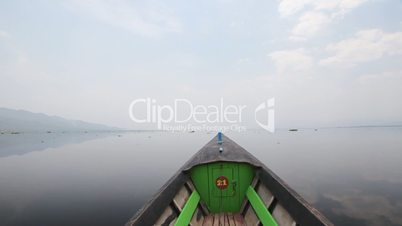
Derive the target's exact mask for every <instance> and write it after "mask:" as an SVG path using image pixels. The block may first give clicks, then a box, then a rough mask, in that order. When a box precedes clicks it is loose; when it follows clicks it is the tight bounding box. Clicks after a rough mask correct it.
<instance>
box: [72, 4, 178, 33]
mask: <svg viewBox="0 0 402 226" xmlns="http://www.w3.org/2000/svg"><path fill="white" fill-rule="evenodd" d="M152 3H154V2H151V3H149V2H142V1H139V2H137V1H126V0H122V1H109V0H69V1H67V2H66V6H67V8H69V9H71V10H73V11H77V12H81V13H84V14H86V15H89V16H92V17H94V18H96V19H97V20H99V21H101V22H103V23H106V24H109V25H112V26H115V27H119V28H123V29H125V30H127V31H129V32H132V33H134V34H139V35H144V36H158V35H161V34H163V33H168V32H180V31H181V24H180V22H179V20H178V18H176V16H175V15H174V14H173V13H172V12H171V10H170V9H168V8H167V7H165V6H164V5H161V4H152Z"/></svg>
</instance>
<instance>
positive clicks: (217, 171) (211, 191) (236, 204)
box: [190, 162, 254, 213]
mask: <svg viewBox="0 0 402 226" xmlns="http://www.w3.org/2000/svg"><path fill="white" fill-rule="evenodd" d="M190 175H191V180H192V182H193V184H194V186H195V188H196V190H197V191H198V193H199V195H200V198H201V200H202V201H203V202H204V203H205V206H206V207H207V208H208V210H209V212H211V213H222V212H230V213H237V212H239V211H240V208H241V206H242V204H243V201H244V198H245V197H246V192H247V189H248V187H249V186H250V185H251V183H252V181H253V178H254V167H253V166H251V165H250V164H247V163H237V162H214V163H209V164H203V165H198V166H195V167H194V168H192V169H191V171H190ZM219 178H226V181H224V182H223V183H224V184H223V185H224V186H226V187H221V188H219V187H218V185H217V183H218V184H219V183H220V181H218V180H219Z"/></svg>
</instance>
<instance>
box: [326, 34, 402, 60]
mask: <svg viewBox="0 0 402 226" xmlns="http://www.w3.org/2000/svg"><path fill="white" fill-rule="evenodd" d="M327 50H328V51H330V52H334V55H333V56H330V57H328V58H326V59H323V60H321V61H320V64H322V65H330V64H344V65H354V64H357V63H362V62H369V61H373V60H376V59H379V58H381V57H383V56H392V55H398V54H402V32H395V33H386V32H384V31H382V30H379V29H371V30H362V31H359V32H357V33H356V34H355V35H354V37H352V38H349V39H345V40H342V41H340V42H338V43H335V44H330V45H328V46H327Z"/></svg>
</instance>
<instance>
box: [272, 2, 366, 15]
mask: <svg viewBox="0 0 402 226" xmlns="http://www.w3.org/2000/svg"><path fill="white" fill-rule="evenodd" d="M367 1H368V0H280V2H279V7H278V11H279V13H280V14H281V16H283V17H287V16H291V15H294V14H296V13H299V12H301V11H302V10H304V9H305V8H307V7H310V9H309V10H315V11H321V10H325V11H329V12H330V13H335V14H338V13H342V12H343V13H344V12H347V11H349V10H352V9H354V8H357V7H359V6H361V5H362V4H363V3H365V2H367Z"/></svg>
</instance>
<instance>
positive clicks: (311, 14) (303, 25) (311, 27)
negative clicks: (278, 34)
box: [278, 0, 368, 40]
mask: <svg viewBox="0 0 402 226" xmlns="http://www.w3.org/2000/svg"><path fill="white" fill-rule="evenodd" d="M367 1H368V0H280V2H279V6H278V11H279V13H280V15H281V16H282V17H289V16H292V15H296V14H298V13H300V12H302V11H304V10H306V11H305V12H303V13H302V14H301V15H300V16H299V17H298V20H297V24H296V25H295V26H294V27H293V29H292V37H291V39H292V40H305V39H307V38H310V37H313V36H314V35H316V34H319V32H320V31H322V30H323V29H324V28H325V27H327V25H329V24H330V23H331V22H332V21H333V20H334V19H337V18H341V17H342V16H343V15H344V14H346V13H347V12H349V11H351V10H353V9H355V8H357V7H359V6H361V5H362V4H364V3H365V2H367Z"/></svg>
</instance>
